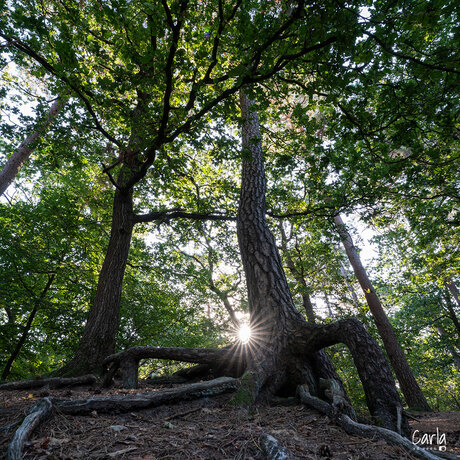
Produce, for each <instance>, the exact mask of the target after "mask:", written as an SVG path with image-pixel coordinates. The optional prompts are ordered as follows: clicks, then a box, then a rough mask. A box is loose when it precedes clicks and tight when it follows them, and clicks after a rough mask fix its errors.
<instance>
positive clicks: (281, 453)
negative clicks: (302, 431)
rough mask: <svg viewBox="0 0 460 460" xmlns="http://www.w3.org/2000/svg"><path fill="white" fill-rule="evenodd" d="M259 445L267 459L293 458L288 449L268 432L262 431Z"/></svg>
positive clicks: (286, 459)
mask: <svg viewBox="0 0 460 460" xmlns="http://www.w3.org/2000/svg"><path fill="white" fill-rule="evenodd" d="M260 445H261V447H262V451H263V453H264V454H265V458H266V459H267V460H290V459H292V458H293V457H292V455H291V454H290V453H289V451H288V450H287V449H286V448H285V447H283V446H282V445H280V443H279V442H278V441H277V440H276V439H275V438H274V437H273V436H270V435H269V434H266V433H264V434H263V435H262V436H261V437H260Z"/></svg>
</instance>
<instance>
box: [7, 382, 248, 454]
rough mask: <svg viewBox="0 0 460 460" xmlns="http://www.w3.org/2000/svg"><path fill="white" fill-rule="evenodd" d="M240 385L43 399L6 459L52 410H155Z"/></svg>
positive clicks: (213, 384)
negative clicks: (165, 405) (79, 397)
mask: <svg viewBox="0 0 460 460" xmlns="http://www.w3.org/2000/svg"><path fill="white" fill-rule="evenodd" d="M239 385H240V382H239V380H238V379H233V378H231V377H220V378H218V379H214V380H208V381H206V382H200V383H195V384H189V385H184V386H182V387H178V388H172V389H167V390H162V391H157V392H154V393H143V394H141V395H125V396H107V397H99V398H88V399H55V398H48V397H47V398H43V399H42V400H41V401H40V402H38V403H37V404H36V405H35V406H33V407H32V409H31V411H30V413H29V415H28V416H27V417H26V418H25V419H24V421H23V422H22V424H21V425H20V427H19V428H18V429H17V430H16V433H15V434H14V437H13V440H12V441H11V444H10V446H9V448H8V454H7V457H6V460H20V459H21V457H22V449H23V447H24V443H25V442H26V441H27V439H28V438H29V437H30V435H31V433H32V432H33V430H34V429H35V428H36V427H37V426H38V425H39V424H40V423H41V422H42V421H44V420H45V419H46V418H47V417H48V416H49V415H50V414H51V412H52V410H53V409H56V410H57V411H58V412H60V413H63V414H68V415H85V414H90V413H91V412H93V411H96V412H99V413H119V412H128V411H133V410H139V409H145V408H148V407H155V406H159V405H162V404H168V403H173V402H178V401H186V400H191V399H199V398H203V397H207V396H215V395H219V394H222V393H227V392H229V391H235V390H236V389H237V388H238V387H239Z"/></svg>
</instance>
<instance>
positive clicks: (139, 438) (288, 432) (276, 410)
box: [0, 387, 460, 460]
mask: <svg viewBox="0 0 460 460" xmlns="http://www.w3.org/2000/svg"><path fill="white" fill-rule="evenodd" d="M147 391H153V389H152V388H151V387H148V388H143V389H139V390H120V389H118V390H117V389H103V390H102V391H101V390H98V389H91V388H90V389H88V388H86V389H84V388H79V389H72V390H29V391H1V392H0V420H1V422H0V428H1V427H2V426H6V425H8V424H11V423H13V422H16V421H18V420H21V419H22V418H23V417H24V416H25V415H26V413H27V411H28V409H29V408H30V407H31V406H32V405H34V404H35V403H36V402H37V401H38V400H40V399H41V398H42V397H44V396H48V395H49V396H51V397H56V398H88V397H97V396H108V395H115V394H130V393H139V392H147ZM230 397H231V395H221V396H217V397H213V398H209V399H208V398H205V399H201V400H195V401H188V402H181V403H177V404H173V405H168V406H160V407H156V408H152V409H144V410H141V411H136V412H130V413H122V414H115V415H107V414H97V413H95V412H94V413H92V415H91V416H72V415H63V414H59V413H58V414H54V416H53V417H52V418H50V419H49V420H48V421H46V422H44V423H43V424H42V425H41V426H40V427H39V428H38V429H37V430H36V431H35V432H34V434H33V437H32V439H31V440H30V441H29V442H28V443H27V444H26V448H25V456H24V458H25V459H27V460H32V459H40V460H41V459H55V460H57V459H69V460H70V459H85V460H86V459H115V460H125V459H127V460H157V459H158V460H160V459H162V460H163V459H164V460H166V459H168V460H173V459H174V460H176V459H177V460H187V459H206V460H212V459H216V460H217V459H238V460H239V459H246V460H250V459H254V460H256V459H257V460H259V459H263V458H265V457H264V455H263V454H262V452H261V450H260V442H259V438H260V436H261V434H262V433H268V434H270V435H272V436H273V437H275V438H276V439H277V440H278V441H279V443H280V444H282V445H283V446H285V447H286V448H288V449H289V451H290V452H291V453H292V454H293V455H295V456H296V457H297V458H299V459H319V460H326V459H328V458H329V459H334V460H342V459H343V460H367V459H369V460H384V459H395V460H402V459H413V458H415V457H412V456H411V455H409V454H407V453H406V452H405V451H403V450H402V449H400V448H398V447H394V446H390V445H388V444H387V443H386V442H384V441H378V440H375V441H374V440H370V439H366V438H361V437H357V436H349V435H347V434H346V433H345V432H344V431H343V430H341V429H340V428H339V427H337V426H335V425H334V424H333V423H332V422H331V421H330V420H328V418H327V417H325V416H323V415H321V414H320V413H318V412H316V411H314V410H311V409H308V408H306V407H304V406H302V405H294V406H274V407H259V408H258V409H256V410H254V411H253V412H248V411H247V410H244V409H241V408H236V407H233V406H230V405H228V404H227V401H228V400H229V399H230ZM417 418H418V419H419V421H418V422H415V421H411V427H412V430H413V432H415V430H419V431H418V432H415V433H416V437H415V440H417V439H420V440H422V437H423V435H424V434H430V435H436V434H437V433H438V437H437V438H436V436H433V437H432V441H433V442H432V448H433V453H436V451H437V450H438V448H439V446H440V445H441V446H446V452H447V453H450V454H455V455H458V456H459V458H460V412H452V413H430V414H419V415H417ZM437 430H438V431H437ZM13 433H14V430H10V431H9V432H7V433H5V432H3V433H2V432H0V458H5V456H6V450H7V448H8V444H9V442H10V441H11V438H12V436H13ZM443 434H444V435H445V442H444V441H443V439H442V435H443Z"/></svg>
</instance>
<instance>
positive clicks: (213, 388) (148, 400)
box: [52, 377, 240, 415]
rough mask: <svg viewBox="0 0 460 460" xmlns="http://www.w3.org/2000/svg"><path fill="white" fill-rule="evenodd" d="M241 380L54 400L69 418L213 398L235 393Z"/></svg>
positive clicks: (222, 379)
mask: <svg viewBox="0 0 460 460" xmlns="http://www.w3.org/2000/svg"><path fill="white" fill-rule="evenodd" d="M239 386H240V381H239V380H238V379H234V378H231V377H220V378H217V379H214V380H208V381H206V382H199V383H192V384H189V385H183V386H181V387H177V388H170V389H166V390H161V391H155V392H153V393H143V394H138V395H124V396H103V397H94V398H88V399H63V400H59V399H53V400H52V401H53V404H54V405H55V406H56V408H57V409H59V411H60V412H62V413H64V414H69V415H80V414H81V415H83V414H90V413H91V412H93V411H97V412H98V413H119V412H129V411H133V410H139V409H145V408H147V407H155V406H160V405H161V404H168V403H172V402H178V401H187V400H190V399H198V398H203V397H205V396H215V395H219V394H222V393H227V392H230V391H235V390H236V389H237V388H238V387H239Z"/></svg>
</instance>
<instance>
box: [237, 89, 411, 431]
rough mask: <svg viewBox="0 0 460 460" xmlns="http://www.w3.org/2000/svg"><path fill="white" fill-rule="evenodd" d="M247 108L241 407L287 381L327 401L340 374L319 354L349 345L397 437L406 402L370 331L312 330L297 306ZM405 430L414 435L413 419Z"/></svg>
mask: <svg viewBox="0 0 460 460" xmlns="http://www.w3.org/2000/svg"><path fill="white" fill-rule="evenodd" d="M240 102H241V113H242V117H243V119H244V122H243V129H242V131H243V154H242V156H243V159H242V179H241V194H240V205H239V209H238V216H237V233H238V243H239V247H240V252H241V258H242V262H243V267H244V272H245V275H246V282H247V289H248V300H249V312H250V323H251V328H252V340H251V341H250V342H249V344H248V367H247V369H246V372H245V373H244V374H243V376H242V378H241V380H242V387H241V388H240V390H239V391H238V392H237V394H236V395H235V397H234V402H235V403H240V404H252V403H253V402H255V401H256V400H257V399H261V398H264V397H266V396H267V395H273V394H274V393H276V392H277V391H279V390H280V389H282V387H283V385H285V384H286V382H289V383H290V384H291V385H293V384H295V385H297V384H301V383H307V384H308V385H309V388H312V391H313V392H314V393H315V394H319V378H320V377H322V378H331V377H328V375H330V374H331V373H332V370H331V368H330V367H328V366H327V365H324V354H322V353H324V352H322V353H317V352H318V351H319V350H321V349H322V348H324V347H326V346H329V345H332V344H334V343H338V342H343V343H345V344H346V345H347V346H348V347H349V348H350V351H351V353H352V355H353V359H354V360H355V363H356V366H357V368H358V372H359V374H360V377H361V381H362V383H363V387H364V390H365V393H366V399H367V402H368V406H369V409H370V411H371V413H372V414H373V415H375V416H376V417H378V418H379V419H380V421H381V423H382V424H383V426H385V427H387V428H389V429H393V430H395V429H397V427H398V414H401V408H402V406H401V402H400V400H399V396H398V393H397V391H396V388H395V385H394V381H393V377H392V374H391V370H390V368H389V366H388V364H387V363H386V360H385V357H384V355H383V353H382V351H381V350H380V348H379V346H378V345H377V344H376V342H375V341H374V340H373V339H372V338H371V337H370V336H369V334H367V332H366V331H365V329H364V327H363V326H362V325H361V324H360V323H359V322H358V321H356V320H347V321H342V322H337V323H333V324H331V325H328V326H317V325H314V324H311V323H307V322H306V321H305V319H304V318H303V316H302V315H301V314H300V313H299V312H298V311H297V309H296V308H295V306H294V303H293V300H292V297H291V293H290V290H289V286H288V283H287V280H286V276H285V273H284V270H283V267H282V263H281V258H280V255H279V252H278V250H277V246H276V243H275V240H274V237H273V235H272V233H271V232H270V229H269V228H268V226H267V223H266V221H265V174H264V164H263V155H262V143H261V139H260V131H259V122H258V118H257V114H256V113H255V112H254V110H253V109H252V108H251V106H252V105H253V102H252V101H250V100H249V98H248V97H247V96H246V94H245V93H244V92H243V91H241V92H240ZM321 374H322V375H321ZM332 378H334V377H332ZM404 431H405V433H406V434H407V433H408V425H407V421H406V420H404Z"/></svg>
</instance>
